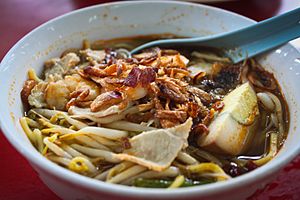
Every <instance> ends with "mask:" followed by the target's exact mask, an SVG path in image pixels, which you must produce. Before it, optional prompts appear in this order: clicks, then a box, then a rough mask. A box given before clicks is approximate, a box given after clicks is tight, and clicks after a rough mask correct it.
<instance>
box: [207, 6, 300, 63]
mask: <svg viewBox="0 0 300 200" xmlns="http://www.w3.org/2000/svg"><path fill="white" fill-rule="evenodd" d="M297 37H300V8H298V9H295V10H293V11H290V12H288V13H285V14H283V15H280V16H277V17H273V18H270V19H268V20H265V21H262V22H260V23H257V24H256V25H254V26H250V27H247V28H245V29H241V30H238V31H236V32H234V33H232V34H227V35H226V36H224V37H222V38H219V39H217V38H216V39H215V40H214V41H211V42H212V44H211V45H213V43H214V45H216V47H222V46H223V47H225V48H226V51H225V52H226V54H227V55H228V56H229V57H230V58H231V59H232V61H233V62H234V63H237V62H240V61H242V60H243V59H245V58H250V57H253V56H255V55H258V54H260V53H263V52H265V51H267V50H270V49H273V48H275V47H277V46H280V45H282V44H284V43H286V42H288V41H290V40H292V39H295V38H297ZM220 39H221V40H220Z"/></svg>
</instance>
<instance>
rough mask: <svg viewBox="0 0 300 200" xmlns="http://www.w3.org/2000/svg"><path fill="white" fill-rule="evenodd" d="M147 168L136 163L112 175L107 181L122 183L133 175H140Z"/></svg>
mask: <svg viewBox="0 0 300 200" xmlns="http://www.w3.org/2000/svg"><path fill="white" fill-rule="evenodd" d="M146 170H147V168H146V167H143V166H140V165H134V166H132V167H130V168H128V169H126V170H125V171H123V172H121V173H119V174H118V175H116V176H114V177H112V178H111V179H109V180H108V181H107V182H109V183H120V182H122V181H124V180H126V179H128V178H130V177H132V176H135V175H138V174H140V173H142V172H144V171H146Z"/></svg>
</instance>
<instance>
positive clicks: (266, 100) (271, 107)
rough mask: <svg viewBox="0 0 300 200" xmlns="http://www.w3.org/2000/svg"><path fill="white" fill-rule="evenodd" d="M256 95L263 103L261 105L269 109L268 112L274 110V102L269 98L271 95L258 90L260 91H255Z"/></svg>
mask: <svg viewBox="0 0 300 200" xmlns="http://www.w3.org/2000/svg"><path fill="white" fill-rule="evenodd" d="M256 96H257V97H258V99H259V100H260V102H261V103H262V104H263V107H264V108H265V109H266V110H267V111H269V112H273V111H274V109H275V104H274V102H273V100H272V99H271V97H270V96H269V95H268V94H267V93H264V92H260V93H257V94H256Z"/></svg>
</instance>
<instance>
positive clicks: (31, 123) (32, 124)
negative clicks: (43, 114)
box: [25, 117, 40, 128]
mask: <svg viewBox="0 0 300 200" xmlns="http://www.w3.org/2000/svg"><path fill="white" fill-rule="evenodd" d="M25 119H26V122H27V124H28V125H29V126H30V127H32V128H39V127H40V124H39V123H37V122H36V121H34V120H32V119H30V118H28V117H25Z"/></svg>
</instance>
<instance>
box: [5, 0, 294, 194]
mask: <svg viewBox="0 0 300 200" xmlns="http://www.w3.org/2000/svg"><path fill="white" fill-rule="evenodd" d="M153 10H155V14H154V13H153ZM253 23H255V22H254V21H252V20H250V19H248V18H245V17H243V16H240V15H237V14H234V13H231V12H228V11H224V10H221V9H217V8H213V7H209V6H204V5H199V4H192V3H183V2H169V1H165V2H164V1H159V2H158V1H142V2H116V3H110V4H103V5H97V6H92V7H89V8H84V9H80V10H77V11H74V12H71V13H68V14H65V15H63V16H61V17H58V18H55V19H53V20H50V21H49V22H47V23H45V24H43V25H41V26H40V27H38V28H36V29H35V30H33V31H32V32H30V33H29V34H28V35H26V36H25V37H24V38H22V39H21V40H20V41H19V42H18V43H17V44H16V45H15V46H14V47H13V48H12V49H11V50H10V51H9V52H8V53H7V55H6V56H5V58H4V59H3V60H2V62H1V68H0V71H1V73H0V76H1V80H3V84H2V85H1V91H2V93H3V98H1V104H0V106H1V111H2V115H1V116H0V119H1V128H2V130H3V132H4V134H5V136H6V137H7V139H8V140H9V141H10V143H11V144H12V145H13V146H14V147H15V148H16V149H17V150H18V151H19V152H20V153H21V154H22V155H23V156H24V157H25V158H26V159H27V160H28V162H29V163H30V164H31V165H32V167H33V168H34V169H35V170H36V171H37V172H38V174H39V175H40V177H41V179H42V181H43V182H44V183H45V184H46V185H47V186H48V187H49V188H50V189H51V190H52V191H53V192H55V193H56V194H57V195H58V196H59V197H61V198H63V199H119V198H122V199H125V198H128V199H139V198H143V199H153V198H159V199H182V198H190V199H194V198H195V199H196V198H204V199H214V198H221V199H241V198H246V197H249V196H251V195H252V194H253V193H254V192H255V191H256V190H257V189H259V188H261V187H263V186H264V185H265V184H267V183H268V182H270V180H272V178H274V177H275V176H274V175H276V173H277V172H278V171H279V170H280V169H281V168H282V167H283V166H284V165H286V164H287V163H288V162H289V161H290V160H292V159H293V158H294V157H295V156H296V155H297V154H298V153H299V148H300V145H299V144H297V141H298V140H299V139H300V136H299V135H297V132H298V127H297V124H298V123H299V121H298V120H299V119H298V113H297V110H298V104H297V102H298V100H299V99H300V96H299V94H298V93H297V85H299V78H298V76H299V74H300V71H299V65H300V64H299V63H300V62H299V59H298V58H299V52H298V51H297V50H296V49H294V47H292V46H291V45H290V44H286V45H284V46H282V47H280V48H277V49H275V50H273V51H270V52H268V53H266V54H264V55H261V56H259V57H257V58H255V59H248V60H246V61H244V62H243V63H240V64H237V65H233V64H231V63H230V61H229V60H228V59H227V58H224V57H223V56H222V55H221V53H220V52H219V51H218V50H214V49H206V48H193V49H192V48H189V47H176V48H172V49H168V48H159V47H156V48H152V49H148V50H146V51H145V52H143V53H139V54H136V55H132V57H131V56H130V55H129V54H128V51H130V49H132V48H134V47H135V46H137V45H139V44H142V43H145V42H147V41H150V40H154V39H158V38H172V37H195V36H201V35H203V36H205V35H211V34H218V33H222V32H225V31H230V30H235V29H238V28H241V27H245V26H247V25H250V24H253ZM199 70H200V71H199ZM16 72H17V73H16ZM241 93H243V94H244V93H245V94H246V95H248V96H247V97H248V98H246V99H245V98H244V96H243V95H241ZM232 99H233V100H234V101H236V99H240V101H245V102H246V104H244V105H240V104H238V103H236V104H235V103H234V102H232ZM249 99H250V100H249ZM228 102H229V103H228ZM229 104H230V105H232V106H228V105H229ZM248 107H249V108H248ZM246 108H247V109H250V110H251V113H250V111H249V112H248V110H247V109H246ZM243 109H245V110H246V111H245V112H242V111H241V110H243ZM228 113H229V114H228ZM249 113H250V114H249ZM244 115H247V117H246V118H245V117H244ZM233 119H234V120H233ZM220 124H222V126H220ZM226 124H230V125H226ZM220 127H221V128H220ZM232 127H234V128H236V129H238V130H239V131H237V132H234V134H237V135H239V137H240V138H239V140H238V139H232V138H231V139H230V137H229V136H228V138H227V139H226V137H225V136H224V135H232V134H233V133H232V131H231V129H232ZM242 130H245V132H243V131H242ZM250 132H251V134H250ZM252 132H253V133H252ZM212 134H213V135H214V137H211V136H210V135H212ZM245 134H246V135H251V137H250V136H249V137H247V139H246V138H245V137H244V136H243V135H245ZM222 135H223V136H222ZM220 136H222V137H221V138H223V139H220V138H219V137H220ZM224 138H225V139H224ZM249 138H250V139H249ZM248 140H249V141H252V142H250V143H249V141H248ZM253 141H254V142H253ZM167 188H168V189H167ZM169 188H170V189H169ZM235 191H239V192H238V193H237V192H235Z"/></svg>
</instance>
